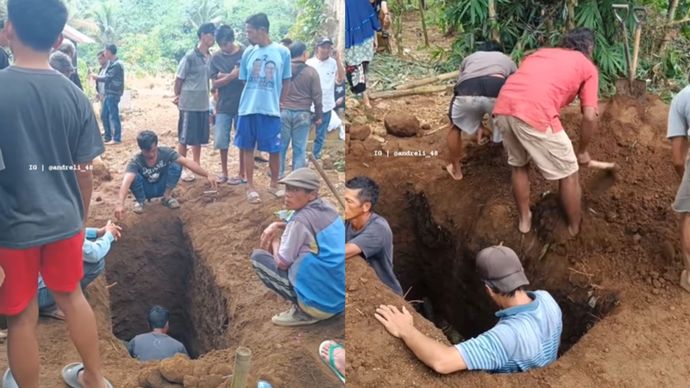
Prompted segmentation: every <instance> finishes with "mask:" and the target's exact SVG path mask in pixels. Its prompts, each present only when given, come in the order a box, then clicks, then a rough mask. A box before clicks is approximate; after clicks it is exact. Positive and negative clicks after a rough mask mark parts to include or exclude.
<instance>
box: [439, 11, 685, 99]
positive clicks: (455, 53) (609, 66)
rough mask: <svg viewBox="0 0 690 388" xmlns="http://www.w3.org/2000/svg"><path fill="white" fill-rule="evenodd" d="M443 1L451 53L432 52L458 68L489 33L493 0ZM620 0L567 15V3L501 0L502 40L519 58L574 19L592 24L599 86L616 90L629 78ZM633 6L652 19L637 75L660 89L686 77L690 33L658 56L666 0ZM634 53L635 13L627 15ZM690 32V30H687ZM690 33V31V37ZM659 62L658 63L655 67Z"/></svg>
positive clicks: (445, 66)
mask: <svg viewBox="0 0 690 388" xmlns="http://www.w3.org/2000/svg"><path fill="white" fill-rule="evenodd" d="M437 1H440V2H441V4H440V7H439V9H440V11H439V14H440V17H439V19H438V23H439V25H441V26H442V27H443V28H444V29H445V30H446V31H448V32H450V33H454V34H455V40H454V43H453V45H452V49H451V50H450V52H446V51H445V50H443V49H440V48H436V49H434V50H432V55H433V57H434V58H435V59H436V61H437V63H438V67H439V68H441V69H442V70H452V69H457V66H458V64H459V63H460V61H461V60H462V58H464V57H465V56H466V55H468V54H470V53H472V52H473V51H475V50H476V47H477V44H478V43H479V42H481V41H484V40H485V39H486V38H487V37H488V36H490V21H489V20H488V0H445V1H443V0H437ZM621 2H623V3H624V1H620V0H599V1H597V0H580V1H579V2H577V5H576V7H575V14H574V15H569V14H568V7H567V3H568V0H566V1H557V2H554V1H547V0H525V1H517V0H496V11H497V24H498V29H499V32H500V39H501V43H502V44H503V46H504V47H505V48H506V49H507V52H508V53H509V54H510V55H511V56H512V57H513V59H515V60H516V61H520V60H521V59H522V58H523V57H524V56H525V55H526V54H528V53H529V52H531V51H533V50H534V49H537V48H539V47H544V46H554V45H556V44H557V43H558V41H559V40H560V38H561V36H562V35H563V33H564V32H565V31H566V26H567V24H568V22H569V21H572V22H574V24H575V25H576V26H582V27H588V28H590V29H592V30H593V31H594V32H595V35H596V37H595V40H596V48H595V52H594V62H595V63H596V64H597V66H598V68H599V72H600V84H601V87H602V92H603V93H604V94H607V93H611V92H612V91H613V83H614V82H615V80H616V79H618V78H622V77H626V72H627V64H626V59H625V45H624V36H623V33H622V27H621V24H620V23H619V22H618V21H617V20H616V18H615V14H614V12H613V9H612V7H611V6H612V4H614V3H621ZM628 3H629V4H630V5H631V6H632V5H638V6H639V5H644V6H646V7H647V9H648V12H649V14H650V17H649V18H648V23H647V24H646V25H644V28H643V36H642V45H641V48H640V63H639V66H638V71H637V77H638V78H641V79H650V80H651V81H652V87H661V86H662V85H663V84H665V83H666V82H667V81H668V80H669V79H673V80H677V79H679V77H682V78H685V77H686V76H687V75H686V72H687V70H686V69H687V68H688V65H689V64H690V61H689V60H688V56H689V55H688V54H687V53H688V47H689V46H690V43H689V41H688V36H682V35H681V39H675V40H674V41H673V43H672V44H671V47H670V49H669V50H668V53H667V56H666V57H664V58H659V57H658V54H659V53H658V52H657V50H658V47H659V42H661V41H662V40H663V33H664V29H663V28H661V27H662V26H663V25H664V23H665V20H664V17H662V16H665V13H666V12H667V7H668V2H667V1H666V0H644V1H637V2H634V1H629V2H628ZM680 3H681V4H680V5H679V8H678V10H677V13H676V18H678V17H679V16H682V15H686V16H687V15H688V12H690V2H680ZM627 26H628V31H629V36H630V46H631V49H630V50H631V53H632V30H633V20H632V16H630V17H629V18H628V19H627ZM687 31H688V33H690V29H688V30H687ZM689 36H690V35H689ZM654 63H657V65H654Z"/></svg>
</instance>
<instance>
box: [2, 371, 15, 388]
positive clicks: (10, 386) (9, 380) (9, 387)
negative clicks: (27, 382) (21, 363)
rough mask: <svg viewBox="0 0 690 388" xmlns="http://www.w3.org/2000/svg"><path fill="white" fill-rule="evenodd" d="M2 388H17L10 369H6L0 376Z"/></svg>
mask: <svg viewBox="0 0 690 388" xmlns="http://www.w3.org/2000/svg"><path fill="white" fill-rule="evenodd" d="M2 388H19V384H17V382H16V381H15V380H14V376H12V371H10V368H7V370H5V374H4V375H3V376H2Z"/></svg>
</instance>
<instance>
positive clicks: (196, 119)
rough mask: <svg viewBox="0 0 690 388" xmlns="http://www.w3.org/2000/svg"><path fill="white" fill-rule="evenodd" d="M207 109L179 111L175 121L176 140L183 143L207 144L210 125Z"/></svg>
mask: <svg viewBox="0 0 690 388" xmlns="http://www.w3.org/2000/svg"><path fill="white" fill-rule="evenodd" d="M208 117H209V115H208V111H201V112H194V111H185V110H181V111H180V119H179V120H178V122H177V140H178V141H179V142H180V144H184V145H202V144H208V136H209V130H210V128H209V127H210V125H209V122H208Z"/></svg>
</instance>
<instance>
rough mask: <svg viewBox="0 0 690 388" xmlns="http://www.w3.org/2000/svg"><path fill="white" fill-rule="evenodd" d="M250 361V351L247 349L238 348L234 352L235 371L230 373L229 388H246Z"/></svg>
mask: <svg viewBox="0 0 690 388" xmlns="http://www.w3.org/2000/svg"><path fill="white" fill-rule="evenodd" d="M251 360H252V351H251V350H249V348H247V347H244V346H240V347H239V348H237V350H235V369H234V370H233V371H232V384H231V385H230V387H231V388H245V387H247V376H248V375H249V365H250V364H251Z"/></svg>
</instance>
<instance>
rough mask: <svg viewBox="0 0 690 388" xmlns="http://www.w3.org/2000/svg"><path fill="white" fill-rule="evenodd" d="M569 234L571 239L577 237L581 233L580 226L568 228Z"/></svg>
mask: <svg viewBox="0 0 690 388" xmlns="http://www.w3.org/2000/svg"><path fill="white" fill-rule="evenodd" d="M568 233H570V236H571V237H575V236H577V234H578V233H580V225H576V226H568Z"/></svg>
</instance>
